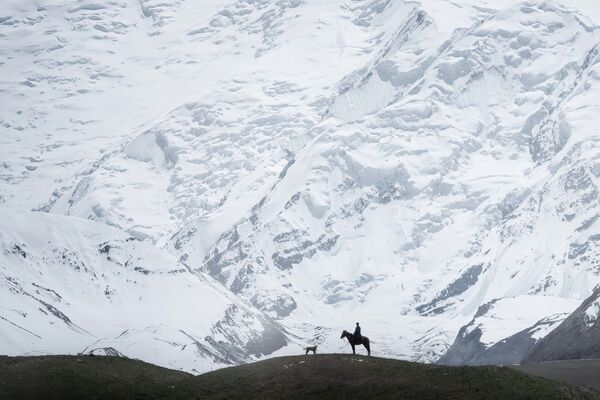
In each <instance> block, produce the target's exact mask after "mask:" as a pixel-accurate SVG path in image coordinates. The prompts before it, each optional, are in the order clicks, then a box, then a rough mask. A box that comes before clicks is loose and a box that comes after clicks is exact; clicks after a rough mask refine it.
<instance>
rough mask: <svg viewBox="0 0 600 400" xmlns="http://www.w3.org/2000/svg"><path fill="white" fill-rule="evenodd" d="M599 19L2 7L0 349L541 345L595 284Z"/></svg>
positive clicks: (393, 5)
mask: <svg viewBox="0 0 600 400" xmlns="http://www.w3.org/2000/svg"><path fill="white" fill-rule="evenodd" d="M592 3H593V2H589V1H578V0H552V1H516V0H502V1H491V0H460V1H455V2H447V1H444V0H427V1H425V0H423V1H404V0H352V1H351V0H326V1H324V0H320V1H317V0H278V1H274V0H258V1H247V0H210V1H202V2H197V1H192V0H167V1H160V2H159V1H154V0H111V1H108V0H95V1H75V2H74V1H66V0H42V1H35V2H34V1H21V0H9V1H5V2H3V4H2V5H0V105H1V107H0V217H1V218H0V226H1V228H0V250H1V252H0V300H1V301H0V354H4V353H6V354H11V355H16V354H35V353H40V352H41V353H78V352H87V351H90V350H93V349H98V351H105V352H119V353H122V354H124V355H127V356H131V357H136V358H141V359H144V360H146V361H150V362H154V363H157V364H160V365H164V366H170V367H174V368H181V369H185V370H187V371H194V372H203V371H207V370H209V369H213V368H218V367H221V366H225V365H230V364H237V363H242V362H247V361H251V360H255V359H259V358H262V357H268V356H272V355H281V354H296V353H297V352H299V351H300V348H301V347H302V346H305V345H309V344H310V345H312V344H318V345H319V350H320V351H321V352H331V351H348V347H347V344H346V343H344V342H342V341H341V340H339V334H340V333H341V331H342V330H343V329H352V328H353V326H354V323H355V322H356V321H360V322H361V325H362V326H363V334H365V335H366V336H369V337H370V338H371V340H372V342H373V352H374V354H380V355H385V356H389V357H396V358H403V359H410V360H418V361H424V362H435V361H437V360H439V359H440V357H442V356H443V355H444V354H446V352H447V351H448V349H449V348H451V346H452V357H455V358H453V359H454V360H459V361H461V362H476V360H481V359H482V358H481V357H484V356H485V357H491V356H490V354H492V353H490V351H491V350H490V349H492V348H494V346H496V345H498V344H499V343H504V342H503V340H504V339H508V338H513V339H511V340H508V341H507V343H516V342H515V340H514V338H515V335H517V337H518V338H519V341H518V343H520V346H521V345H522V347H518V346H517V347H518V348H519V349H525V348H527V349H529V348H530V347H531V346H532V345H533V344H534V343H535V342H536V341H539V340H541V339H543V338H544V337H545V336H546V335H548V334H549V333H550V332H551V331H552V330H553V329H554V328H556V326H558V325H559V324H560V322H562V321H563V320H564V319H565V318H566V317H567V316H568V315H569V314H570V313H572V312H573V311H575V310H576V309H577V308H578V306H579V305H580V304H581V303H582V301H583V300H584V299H586V298H588V297H589V295H590V294H591V293H592V291H593V289H594V287H595V286H596V285H597V284H598V283H600V264H599V261H598V259H599V258H598V256H599V255H600V231H599V229H600V225H599V224H600V222H599V219H598V216H599V215H600V211H599V209H600V208H599V207H598V206H599V198H598V190H599V189H598V187H599V185H600V152H599V151H598V149H599V147H598V146H599V140H600V131H599V129H600V112H599V111H600V58H599V57H600V55H599V52H600V29H599V28H598V26H597V25H596V24H600V6H597V5H594V4H592ZM597 308H598V307H597V305H596V306H595V308H592V309H590V310H591V311H590V313H592V314H593V315H591V316H589V321H590V323H592V322H593V321H595V319H594V318H595V317H596V316H597V314H598V310H597ZM524 343H525V344H526V345H525V344H524ZM517 347H515V349H516V348H517ZM495 348H497V347H495ZM519 351H520V352H519ZM519 351H517V350H515V352H516V353H515V354H513V355H514V357H516V358H519V357H521V358H522V357H524V356H525V354H522V352H523V351H525V350H519Z"/></svg>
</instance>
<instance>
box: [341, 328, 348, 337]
mask: <svg viewBox="0 0 600 400" xmlns="http://www.w3.org/2000/svg"><path fill="white" fill-rule="evenodd" d="M346 336H348V332H346V330H345V329H344V332H342V336H340V339H343V338H345V337H346Z"/></svg>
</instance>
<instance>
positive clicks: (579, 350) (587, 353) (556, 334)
mask: <svg viewBox="0 0 600 400" xmlns="http://www.w3.org/2000/svg"><path fill="white" fill-rule="evenodd" d="M599 316H600V289H598V288H597V289H596V290H595V291H594V293H593V294H592V295H591V296H590V297H588V298H587V299H585V301H584V302H583V303H582V304H581V305H580V306H579V307H578V308H577V310H575V312H573V314H571V315H570V316H569V317H568V318H567V319H565V320H564V321H563V322H562V323H561V324H560V325H559V326H558V327H556V329H554V330H553V331H552V332H550V333H549V334H548V335H546V336H545V337H544V338H543V339H542V340H540V341H539V342H537V343H536V345H535V347H533V349H532V351H531V352H529V353H528V354H527V357H526V358H525V361H527V362H531V361H537V362H540V361H556V360H573V359H591V358H598V357H600V340H599V339H598V330H599V329H600V322H599V321H598V317H599Z"/></svg>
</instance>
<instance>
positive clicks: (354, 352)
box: [352, 343, 356, 354]
mask: <svg viewBox="0 0 600 400" xmlns="http://www.w3.org/2000/svg"><path fill="white" fill-rule="evenodd" d="M352 354H356V349H355V348H354V343H353V344H352Z"/></svg>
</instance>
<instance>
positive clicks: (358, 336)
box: [354, 322, 362, 344]
mask: <svg viewBox="0 0 600 400" xmlns="http://www.w3.org/2000/svg"><path fill="white" fill-rule="evenodd" d="M354 339H355V340H356V344H362V335H361V334H360V325H359V324H358V322H357V323H356V329H355V330H354Z"/></svg>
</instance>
